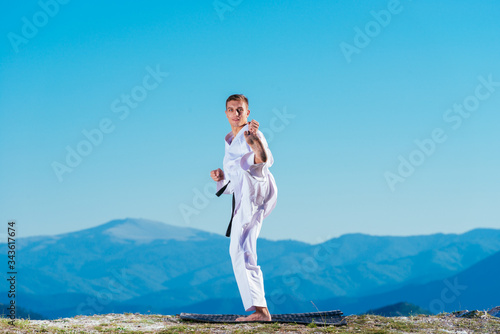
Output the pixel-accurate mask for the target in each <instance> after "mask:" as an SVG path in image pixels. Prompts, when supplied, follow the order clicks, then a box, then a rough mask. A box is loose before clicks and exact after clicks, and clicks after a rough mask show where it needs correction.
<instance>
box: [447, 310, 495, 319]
mask: <svg viewBox="0 0 500 334" xmlns="http://www.w3.org/2000/svg"><path fill="white" fill-rule="evenodd" d="M453 315H454V316H455V317H457V318H486V317H487V316H488V313H486V312H485V311H478V310H473V311H467V310H465V311H459V312H453Z"/></svg>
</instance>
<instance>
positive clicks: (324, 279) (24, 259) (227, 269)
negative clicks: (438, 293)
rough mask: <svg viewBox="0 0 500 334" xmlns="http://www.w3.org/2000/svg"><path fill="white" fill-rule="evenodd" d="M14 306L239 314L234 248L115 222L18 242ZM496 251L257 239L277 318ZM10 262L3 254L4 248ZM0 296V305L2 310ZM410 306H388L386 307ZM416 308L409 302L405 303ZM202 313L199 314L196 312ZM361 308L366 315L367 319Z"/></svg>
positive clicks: (458, 244)
mask: <svg viewBox="0 0 500 334" xmlns="http://www.w3.org/2000/svg"><path fill="white" fill-rule="evenodd" d="M16 242H17V243H18V252H17V256H18V263H17V266H18V267H17V270H18V275H19V278H21V277H22V279H19V280H18V282H17V284H18V285H17V290H18V292H19V294H18V304H19V305H20V306H23V307H26V308H30V309H33V310H35V311H37V312H39V313H41V314H43V315H45V316H47V317H51V318H54V317H64V316H74V315H78V314H94V313H105V312H114V311H118V310H123V312H125V311H126V312H142V311H144V312H147V311H148V310H149V311H151V312H161V311H162V310H170V311H172V312H175V311H176V310H177V312H182V311H184V310H185V309H187V308H191V307H199V308H202V307H205V306H203V305H212V306H210V307H209V306H206V307H207V310H208V311H210V310H211V309H213V308H214V306H213V305H214V302H211V301H219V302H220V301H221V300H228V301H231V302H228V303H223V304H222V305H225V306H221V308H224V310H228V312H239V311H240V310H241V308H242V305H241V300H240V302H236V303H233V301H236V300H239V293H238V289H237V286H236V282H235V279H234V274H233V271H232V267H231V262H230V258H229V251H228V249H229V239H228V238H226V237H224V236H222V235H218V234H214V233H208V232H205V231H201V230H197V229H193V228H188V227H180V226H172V225H167V224H164V223H161V222H154V221H149V220H144V219H121V220H113V221H110V222H108V223H105V224H102V225H100V226H97V227H94V228H90V229H85V230H82V231H77V232H72V233H65V234H60V235H56V236H38V237H27V238H19V239H18V240H16ZM498 251H500V230H493V229H489V230H486V229H479V230H473V231H470V232H468V233H464V234H460V235H457V234H435V235H428V236H412V237H378V236H368V235H363V234H349V235H345V236H341V237H339V238H334V239H331V240H328V241H326V242H324V243H321V244H318V245H310V244H307V243H303V242H298V241H293V240H280V241H270V240H266V239H259V241H258V252H259V264H260V266H261V267H262V270H263V273H264V284H265V288H266V294H267V299H268V303H269V306H270V308H272V309H273V310H274V312H275V313H285V312H302V311H303V312H307V311H315V307H314V306H313V305H312V303H311V301H313V302H316V301H321V300H327V299H329V298H361V297H363V296H365V295H369V294H376V293H379V294H380V293H386V292H389V291H391V290H394V289H398V288H403V287H405V286H406V285H408V284H414V285H420V284H425V283H428V282H431V281H434V280H442V279H444V278H446V277H450V276H452V275H454V274H457V273H458V272H460V271H462V270H464V269H466V268H468V267H470V266H471V265H474V264H476V263H477V262H478V261H481V260H483V259H484V258H486V257H488V256H489V255H491V254H493V253H495V252H498ZM0 252H3V254H5V252H6V244H5V243H3V244H0ZM5 298H6V297H5V296H1V295H0V301H6V300H5ZM401 300H405V299H399V298H398V299H397V300H394V301H391V302H384V303H383V304H381V305H380V304H378V305H374V306H369V307H368V308H370V307H371V308H375V307H380V306H384V305H387V304H390V303H396V302H399V301H401ZM408 301H410V300H408ZM196 305H197V306H196ZM368 308H365V309H363V310H361V311H366V310H367V309H368Z"/></svg>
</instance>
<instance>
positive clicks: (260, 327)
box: [0, 311, 500, 334]
mask: <svg viewBox="0 0 500 334" xmlns="http://www.w3.org/2000/svg"><path fill="white" fill-rule="evenodd" d="M346 319H347V323H348V324H347V326H340V327H336V326H326V327H322V326H318V327H317V326H315V325H297V324H277V323H270V324H260V323H255V324H252V323H245V324H203V323H194V322H186V321H183V320H181V319H180V318H179V317H178V316H171V315H154V314H147V315H146V314H138V313H135V314H132V313H125V314H105V315H94V316H77V317H74V318H62V319H57V320H16V321H15V326H12V325H10V324H9V319H5V318H2V319H1V320H0V324H1V326H0V333H60V334H62V333H372V334H375V333H377V334H383V333H463V334H465V333H498V334H500V318H497V317H493V316H491V315H490V314H488V313H486V312H483V311H472V312H465V311H462V312H456V313H451V314H440V315H437V316H423V315H419V316H410V317H393V318H385V317H381V316H374V315H362V316H356V315H355V316H348V317H346Z"/></svg>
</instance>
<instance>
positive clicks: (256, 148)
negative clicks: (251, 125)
mask: <svg viewBox="0 0 500 334" xmlns="http://www.w3.org/2000/svg"><path fill="white" fill-rule="evenodd" d="M244 135H245V140H246V141H247V143H248V145H249V146H250V147H251V148H252V150H253V152H254V153H255V163H256V164H260V163H263V162H266V161H267V154H266V150H265V149H264V145H262V142H261V141H260V138H259V137H258V136H257V135H254V134H253V133H251V132H250V131H245V133H244Z"/></svg>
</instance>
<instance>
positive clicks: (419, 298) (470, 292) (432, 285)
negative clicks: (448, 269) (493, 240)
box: [317, 252, 500, 314]
mask: <svg viewBox="0 0 500 334" xmlns="http://www.w3.org/2000/svg"><path fill="white" fill-rule="evenodd" d="M499 277H500V252H497V253H495V254H493V255H491V256H489V257H488V258H486V259H484V260H482V261H480V262H479V263H477V264H475V265H473V266H471V267H470V268H468V269H466V270H464V271H462V272H460V273H458V274H455V275H453V276H450V277H447V278H444V279H440V280H436V281H433V282H429V283H426V284H420V285H414V284H411V285H407V286H405V287H402V288H400V289H396V290H394V291H390V292H386V293H382V294H376V295H370V296H365V297H360V298H331V299H327V300H323V301H320V302H318V303H317V305H319V306H320V307H323V308H328V307H332V306H333V305H335V307H339V308H341V309H342V310H343V312H344V313H345V314H357V313H364V312H366V311H367V310H369V309H374V308H379V307H382V306H384V305H387V304H392V303H397V302H399V301H401V300H404V301H406V302H408V303H412V304H415V305H418V306H420V307H422V308H424V309H428V310H430V311H431V312H433V313H440V312H453V311H457V310H465V309H469V310H489V309H491V308H492V307H495V306H497V305H498V304H500V289H499V288H498V286H499V283H498V278H499Z"/></svg>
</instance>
